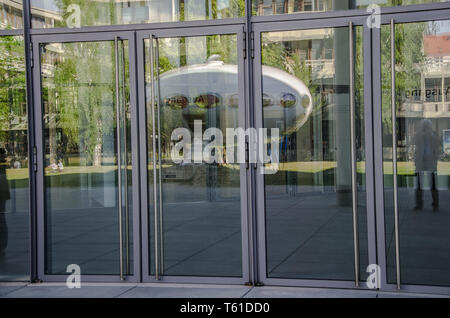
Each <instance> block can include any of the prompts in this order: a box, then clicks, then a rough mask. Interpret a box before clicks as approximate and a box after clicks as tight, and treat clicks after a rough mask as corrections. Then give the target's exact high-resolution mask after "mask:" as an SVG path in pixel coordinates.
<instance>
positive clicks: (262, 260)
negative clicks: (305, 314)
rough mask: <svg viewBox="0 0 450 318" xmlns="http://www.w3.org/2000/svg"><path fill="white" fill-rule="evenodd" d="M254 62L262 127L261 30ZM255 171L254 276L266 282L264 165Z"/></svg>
mask: <svg viewBox="0 0 450 318" xmlns="http://www.w3.org/2000/svg"><path fill="white" fill-rule="evenodd" d="M253 41H254V46H255V47H254V60H253V61H254V62H253V65H254V67H253V90H254V99H253V105H254V116H255V118H254V123H255V128H256V129H260V128H264V124H263V115H264V114H263V109H262V59H261V32H260V31H258V30H256V29H255V30H254V36H253ZM258 168H259V169H257V171H256V173H255V180H256V185H255V187H256V189H255V192H256V205H255V206H256V223H257V224H256V226H257V236H256V237H257V244H256V246H257V253H256V257H257V258H255V261H256V262H258V276H259V277H257V278H256V280H257V282H258V283H259V282H260V283H263V284H265V283H266V280H267V264H266V233H265V231H266V227H265V223H266V220H265V191H264V175H263V174H262V171H263V169H264V165H263V164H262V163H261V164H259V165H258Z"/></svg>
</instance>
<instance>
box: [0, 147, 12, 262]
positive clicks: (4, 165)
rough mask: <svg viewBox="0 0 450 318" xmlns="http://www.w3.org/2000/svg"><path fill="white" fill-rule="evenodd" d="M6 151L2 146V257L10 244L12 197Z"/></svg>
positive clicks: (0, 186)
mask: <svg viewBox="0 0 450 318" xmlns="http://www.w3.org/2000/svg"><path fill="white" fill-rule="evenodd" d="M6 168H7V162H6V151H5V149H3V148H0V257H1V256H3V255H4V253H5V249H6V247H7V246H8V226H7V224H6V214H5V212H6V201H8V200H9V199H10V194H9V186H8V180H7V179H6Z"/></svg>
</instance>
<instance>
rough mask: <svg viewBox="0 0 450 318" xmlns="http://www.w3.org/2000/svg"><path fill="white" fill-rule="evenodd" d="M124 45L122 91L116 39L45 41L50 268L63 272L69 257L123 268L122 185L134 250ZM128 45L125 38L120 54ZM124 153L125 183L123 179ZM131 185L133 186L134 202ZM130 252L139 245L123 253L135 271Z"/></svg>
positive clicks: (85, 265)
mask: <svg viewBox="0 0 450 318" xmlns="http://www.w3.org/2000/svg"><path fill="white" fill-rule="evenodd" d="M124 46H125V47H124V48H123V51H124V52H125V67H124V66H123V64H122V63H121V64H120V69H119V72H120V76H119V78H120V79H121V81H120V83H119V86H120V87H121V90H120V92H116V88H115V87H116V84H115V53H114V52H115V50H114V42H112V41H110V42H84V43H50V44H46V45H43V46H42V47H41V69H42V72H41V76H42V87H43V89H42V99H43V100H42V102H43V114H44V115H43V116H44V117H43V122H44V145H45V148H44V149H45V151H44V154H45V158H44V166H45V185H44V189H45V248H46V250H45V257H46V259H45V262H46V263H45V272H46V273H47V274H63V273H65V272H66V267H67V266H68V265H70V264H77V265H79V266H80V267H81V273H82V274H119V247H120V245H119V219H118V208H119V205H118V204H119V203H118V193H119V191H118V189H119V188H118V187H119V186H121V187H122V189H123V191H122V195H123V197H122V204H123V207H122V209H123V211H122V216H123V218H124V219H123V221H122V224H123V225H124V228H123V233H124V246H123V251H124V255H128V254H126V250H127V246H128V247H129V249H128V251H130V250H132V247H131V244H132V242H131V239H132V235H131V233H130V232H131V230H130V228H126V226H130V222H131V213H130V214H129V216H128V218H127V217H126V211H127V210H128V211H132V204H131V199H132V196H131V158H130V157H131V155H130V144H131V142H130V135H131V134H130V114H129V105H128V102H129V101H128V92H129V83H128V73H126V74H123V73H122V70H124V69H125V70H128V47H127V42H126V41H125V42H124ZM123 51H122V42H119V54H120V55H119V61H120V62H122V55H121V54H122V52H123ZM126 72H128V71H126ZM123 75H125V82H123V81H122V78H123ZM122 87H125V89H123V88H122ZM116 93H119V94H120V95H119V99H120V100H121V101H123V100H125V102H124V103H121V105H120V106H121V115H120V118H121V120H120V127H121V129H122V131H121V134H120V136H121V140H120V148H121V150H122V152H121V153H119V154H118V153H117V152H118V146H117V130H116V129H117V118H116V103H115V98H116ZM124 93H125V95H123V94H124ZM123 104H125V106H124V105H123ZM125 122H126V126H125ZM124 127H126V131H127V134H125V128H124ZM125 137H127V138H126V139H125ZM125 149H126V152H125V151H124V150H125ZM119 155H120V156H122V164H123V167H121V169H120V171H121V173H122V182H123V183H122V184H119V183H118V173H117V171H118V169H117V162H118V156H119ZM125 162H126V165H125ZM125 167H126V169H125ZM125 171H126V172H125ZM125 173H127V174H126V176H127V178H126V177H125ZM125 191H129V193H128V205H127V202H126V200H125ZM127 238H128V239H127ZM127 242H128V243H129V245H126V243H127ZM131 257H132V253H130V254H129V259H128V262H127V260H126V257H125V259H124V262H127V265H129V266H127V267H128V268H129V270H130V272H129V273H131V270H132V268H133V266H132V265H131V263H132V259H131Z"/></svg>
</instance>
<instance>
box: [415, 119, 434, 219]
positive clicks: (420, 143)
mask: <svg viewBox="0 0 450 318" xmlns="http://www.w3.org/2000/svg"><path fill="white" fill-rule="evenodd" d="M413 142H414V145H415V156H414V160H415V164H416V176H417V181H418V182H417V189H416V209H422V208H423V186H424V182H423V181H424V176H425V174H429V175H431V179H432V186H431V195H432V198H433V208H434V210H435V211H436V210H437V209H438V208H439V192H438V190H437V185H436V183H437V182H436V181H437V180H436V179H437V162H438V159H439V155H440V141H439V137H438V136H437V134H436V133H435V132H434V130H433V124H432V123H431V121H430V120H429V119H423V120H421V121H420V122H419V123H418V125H417V129H416V134H415V136H414V141H413Z"/></svg>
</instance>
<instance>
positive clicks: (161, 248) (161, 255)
mask: <svg viewBox="0 0 450 318" xmlns="http://www.w3.org/2000/svg"><path fill="white" fill-rule="evenodd" d="M154 39H155V42H156V53H155V60H156V81H155V83H156V85H157V98H156V103H157V105H158V106H157V109H158V114H157V115H158V123H157V125H158V165H159V167H158V177H159V180H158V185H159V204H158V206H159V264H160V274H161V275H164V233H163V206H162V162H161V161H162V160H161V143H162V135H161V103H160V101H161V87H160V81H159V40H158V38H157V37H154ZM155 234H156V233H155Z"/></svg>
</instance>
